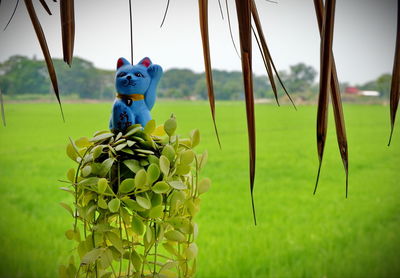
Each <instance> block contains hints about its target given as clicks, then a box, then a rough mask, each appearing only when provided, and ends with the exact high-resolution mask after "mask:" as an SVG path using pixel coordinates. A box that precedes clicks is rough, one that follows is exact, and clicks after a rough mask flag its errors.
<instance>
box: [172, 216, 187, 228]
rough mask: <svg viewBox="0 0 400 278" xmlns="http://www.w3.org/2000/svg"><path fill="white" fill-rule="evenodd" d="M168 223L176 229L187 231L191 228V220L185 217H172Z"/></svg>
mask: <svg viewBox="0 0 400 278" xmlns="http://www.w3.org/2000/svg"><path fill="white" fill-rule="evenodd" d="M167 222H168V223H169V224H171V225H172V227H174V228H175V229H184V230H187V227H189V226H190V221H189V219H187V218H185V217H179V216H177V217H172V218H170V219H168V220H167Z"/></svg>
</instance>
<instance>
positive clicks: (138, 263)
mask: <svg viewBox="0 0 400 278" xmlns="http://www.w3.org/2000/svg"><path fill="white" fill-rule="evenodd" d="M131 261H132V265H133V267H134V268H135V270H136V271H137V272H140V270H141V268H142V259H141V258H140V256H139V254H138V253H136V251H135V250H132V253H131Z"/></svg>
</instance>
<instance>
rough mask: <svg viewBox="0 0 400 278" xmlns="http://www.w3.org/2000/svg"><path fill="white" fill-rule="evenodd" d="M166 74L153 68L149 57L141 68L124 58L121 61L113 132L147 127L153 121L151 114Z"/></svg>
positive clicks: (142, 62) (113, 113)
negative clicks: (159, 86)
mask: <svg viewBox="0 0 400 278" xmlns="http://www.w3.org/2000/svg"><path fill="white" fill-rule="evenodd" d="M162 74H163V70H162V68H161V67H160V66H159V65H155V64H152V62H151V60H150V59H149V58H148V57H145V58H143V59H142V60H141V61H140V62H139V63H138V64H137V65H131V63H129V62H128V61H127V60H126V59H124V58H119V59H118V62H117V73H116V76H115V87H116V89H117V97H116V99H115V101H114V105H113V108H112V114H111V119H110V130H112V131H113V132H114V133H117V132H120V131H121V132H125V131H126V129H127V128H128V127H129V126H131V125H134V124H141V125H142V127H145V126H146V124H147V122H148V121H150V120H151V115H150V110H151V109H152V108H153V106H154V102H155V101H156V89H157V85H158V82H159V81H160V79H161V76H162Z"/></svg>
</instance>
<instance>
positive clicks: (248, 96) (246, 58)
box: [236, 0, 257, 225]
mask: <svg viewBox="0 0 400 278" xmlns="http://www.w3.org/2000/svg"><path fill="white" fill-rule="evenodd" d="M251 2H252V0H236V12H237V17H238V23H239V37H240V51H241V57H242V71H243V83H244V93H245V101H246V114H247V131H248V137H249V156H250V159H249V162H250V165H249V167H250V194H251V203H252V208H253V217H254V224H256V225H257V219H256V212H255V206H254V196H253V190H254V177H255V169H256V130H255V121H254V92H253V71H252V49H251V47H252V46H251Z"/></svg>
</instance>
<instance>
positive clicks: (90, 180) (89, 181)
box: [78, 177, 99, 186]
mask: <svg viewBox="0 0 400 278" xmlns="http://www.w3.org/2000/svg"><path fill="white" fill-rule="evenodd" d="M98 181H99V178H97V177H90V178H85V179H82V180H81V181H80V182H79V183H78V186H93V185H96V184H97V183H98Z"/></svg>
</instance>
